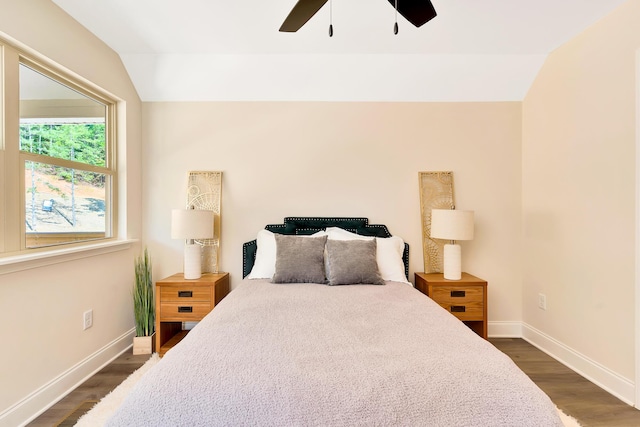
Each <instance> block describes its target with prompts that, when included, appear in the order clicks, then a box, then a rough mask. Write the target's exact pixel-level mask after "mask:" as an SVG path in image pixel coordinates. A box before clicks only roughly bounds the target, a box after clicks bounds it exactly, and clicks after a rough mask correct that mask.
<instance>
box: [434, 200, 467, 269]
mask: <svg viewBox="0 0 640 427" xmlns="http://www.w3.org/2000/svg"><path fill="white" fill-rule="evenodd" d="M431 238H433V239H445V240H450V241H451V242H450V243H448V244H445V245H444V278H445V279H448V280H460V279H461V278H462V258H461V253H462V251H461V249H460V245H458V244H457V243H456V240H472V239H473V211H459V210H455V209H433V210H431Z"/></svg>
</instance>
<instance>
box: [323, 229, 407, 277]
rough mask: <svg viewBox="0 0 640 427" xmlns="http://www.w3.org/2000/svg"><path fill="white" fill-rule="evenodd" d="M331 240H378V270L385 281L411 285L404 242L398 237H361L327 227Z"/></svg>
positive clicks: (343, 230)
mask: <svg viewBox="0 0 640 427" xmlns="http://www.w3.org/2000/svg"><path fill="white" fill-rule="evenodd" d="M327 234H328V235H329V239H330V240H372V239H376V245H377V253H376V261H377V262H378V270H379V271H380V275H381V276H382V278H383V279H384V280H390V281H393V282H401V283H406V284H411V283H410V282H409V281H408V280H407V276H406V275H405V273H404V262H402V254H403V252H404V241H403V240H402V239H401V238H400V237H397V236H391V237H371V236H361V235H360V234H355V233H352V232H350V231H347V230H345V229H343V228H339V227H327Z"/></svg>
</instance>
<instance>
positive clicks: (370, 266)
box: [327, 239, 384, 285]
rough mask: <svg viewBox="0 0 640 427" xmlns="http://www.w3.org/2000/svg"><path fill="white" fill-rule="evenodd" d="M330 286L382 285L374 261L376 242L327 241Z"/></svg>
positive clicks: (382, 282)
mask: <svg viewBox="0 0 640 427" xmlns="http://www.w3.org/2000/svg"><path fill="white" fill-rule="evenodd" d="M327 261H328V265H329V267H328V270H329V274H328V275H329V284H330V285H356V284H360V283H362V284H370V285H384V280H383V279H382V276H380V272H379V271H378V262H377V261H376V240H375V239H373V240H329V241H327Z"/></svg>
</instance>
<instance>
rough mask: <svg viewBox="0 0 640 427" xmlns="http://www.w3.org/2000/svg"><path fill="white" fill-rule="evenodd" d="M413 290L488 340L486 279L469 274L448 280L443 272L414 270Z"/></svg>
mask: <svg viewBox="0 0 640 427" xmlns="http://www.w3.org/2000/svg"><path fill="white" fill-rule="evenodd" d="M415 279H416V289H418V290H419V291H420V292H422V293H423V294H425V295H427V296H428V297H429V298H431V299H432V300H434V301H435V302H437V303H438V304H440V305H441V306H442V307H443V308H444V309H445V310H447V311H448V312H450V313H451V314H453V315H454V316H456V317H457V318H458V319H460V320H462V321H463V322H464V323H465V324H466V325H467V326H468V327H470V328H471V329H473V330H474V331H475V333H477V334H478V335H480V336H481V337H482V338H484V339H487V281H486V280H482V279H480V278H478V277H475V276H472V275H471V274H468V273H462V278H461V279H460V280H447V279H445V278H444V275H443V274H442V273H428V274H427V273H416V274H415Z"/></svg>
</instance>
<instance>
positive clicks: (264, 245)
mask: <svg viewBox="0 0 640 427" xmlns="http://www.w3.org/2000/svg"><path fill="white" fill-rule="evenodd" d="M326 235H327V233H325V232H324V231H318V232H317V233H314V234H312V235H311V236H303V237H318V236H326ZM256 244H257V245H258V248H257V249H256V260H255V262H254V263H253V267H252V268H251V273H249V274H247V279H271V278H273V275H274V274H275V272H276V237H275V234H274V233H273V232H272V231H269V230H260V231H258V236H257V237H256Z"/></svg>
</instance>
